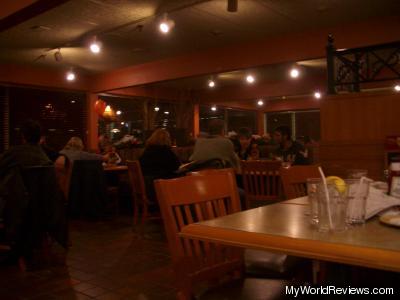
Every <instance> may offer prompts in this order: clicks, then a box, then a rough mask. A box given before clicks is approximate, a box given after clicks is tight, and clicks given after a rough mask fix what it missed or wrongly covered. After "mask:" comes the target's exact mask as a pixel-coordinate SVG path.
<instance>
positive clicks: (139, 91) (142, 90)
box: [107, 86, 192, 102]
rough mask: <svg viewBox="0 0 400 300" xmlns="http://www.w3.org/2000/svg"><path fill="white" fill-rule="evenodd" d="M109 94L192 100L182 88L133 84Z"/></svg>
mask: <svg viewBox="0 0 400 300" xmlns="http://www.w3.org/2000/svg"><path fill="white" fill-rule="evenodd" d="M107 94H112V95H117V96H128V97H145V98H150V99H154V100H168V101H172V102H179V101H189V100H192V97H190V96H189V95H188V93H185V92H182V91H180V90H177V89H172V88H164V87H154V86H133V87H129V88H125V89H118V90H113V91H108V92H107Z"/></svg>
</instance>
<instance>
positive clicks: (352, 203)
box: [345, 178, 370, 224]
mask: <svg viewBox="0 0 400 300" xmlns="http://www.w3.org/2000/svg"><path fill="white" fill-rule="evenodd" d="M345 182H346V186H347V190H348V192H347V201H348V209H347V217H346V218H347V223H348V224H363V223H365V213H366V205H367V198H368V192H369V184H370V180H368V179H365V178H363V179H346V180H345Z"/></svg>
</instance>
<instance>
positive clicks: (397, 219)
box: [379, 213, 400, 227]
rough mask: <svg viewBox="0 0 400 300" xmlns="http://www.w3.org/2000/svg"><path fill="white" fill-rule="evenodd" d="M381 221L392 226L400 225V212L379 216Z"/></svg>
mask: <svg viewBox="0 0 400 300" xmlns="http://www.w3.org/2000/svg"><path fill="white" fill-rule="evenodd" d="M379 221H381V222H382V223H384V224H387V225H390V226H395V227H400V214H399V213H397V214H385V215H383V216H380V217H379Z"/></svg>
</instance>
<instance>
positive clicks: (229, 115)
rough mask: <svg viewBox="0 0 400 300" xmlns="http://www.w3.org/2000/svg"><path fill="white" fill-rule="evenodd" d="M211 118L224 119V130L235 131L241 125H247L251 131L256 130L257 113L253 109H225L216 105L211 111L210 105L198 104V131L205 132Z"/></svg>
mask: <svg viewBox="0 0 400 300" xmlns="http://www.w3.org/2000/svg"><path fill="white" fill-rule="evenodd" d="M212 119H221V120H224V121H225V130H226V132H230V131H235V132H237V131H238V129H239V128H241V127H248V128H249V129H250V130H251V131H252V132H254V133H255V132H257V115H256V112H255V111H248V110H238V109H227V108H223V107H217V110H216V111H212V110H211V107H210V106H200V131H201V132H207V130H208V123H209V122H210V121H211V120H212Z"/></svg>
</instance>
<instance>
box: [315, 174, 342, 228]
mask: <svg viewBox="0 0 400 300" xmlns="http://www.w3.org/2000/svg"><path fill="white" fill-rule="evenodd" d="M317 193H318V231H321V232H326V231H343V230H345V229H346V209H347V189H346V188H344V189H340V188H338V186H337V185H336V184H327V185H326V187H325V186H324V184H323V183H322V182H321V183H320V184H318V185H317Z"/></svg>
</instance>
